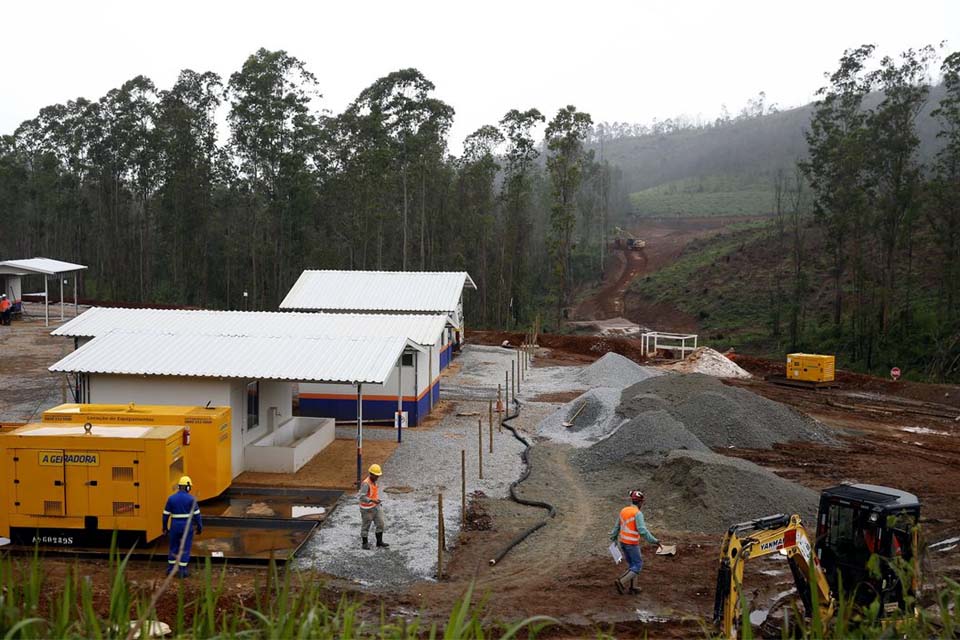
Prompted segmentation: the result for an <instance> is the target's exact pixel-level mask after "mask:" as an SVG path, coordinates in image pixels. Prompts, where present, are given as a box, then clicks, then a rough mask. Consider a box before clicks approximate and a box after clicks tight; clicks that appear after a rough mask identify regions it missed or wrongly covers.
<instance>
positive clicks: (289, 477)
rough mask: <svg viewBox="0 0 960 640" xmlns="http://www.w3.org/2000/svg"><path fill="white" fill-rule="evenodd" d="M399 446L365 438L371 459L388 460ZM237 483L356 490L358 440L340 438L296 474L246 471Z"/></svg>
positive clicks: (237, 479)
mask: <svg viewBox="0 0 960 640" xmlns="http://www.w3.org/2000/svg"><path fill="white" fill-rule="evenodd" d="M396 448H397V443H396V442H394V441H392V440H370V439H368V440H365V441H364V443H363V455H364V456H367V457H368V458H369V459H370V460H386V459H388V458H389V457H390V455H391V454H393V452H394V450H395V449H396ZM234 483H235V484H239V485H257V486H272V487H321V488H324V489H354V488H356V486H357V441H356V440H354V439H352V438H351V439H347V438H338V439H336V440H334V441H333V442H332V443H330V444H329V445H327V447H326V448H325V449H324V450H323V451H321V452H320V453H318V454H317V455H316V456H315V457H314V458H313V459H312V460H311V461H310V462H308V463H307V464H305V465H303V467H301V468H300V470H299V471H297V472H296V473H294V474H289V473H260V472H256V471H244V472H243V473H241V474H240V475H239V476H237V477H236V478H235V479H234Z"/></svg>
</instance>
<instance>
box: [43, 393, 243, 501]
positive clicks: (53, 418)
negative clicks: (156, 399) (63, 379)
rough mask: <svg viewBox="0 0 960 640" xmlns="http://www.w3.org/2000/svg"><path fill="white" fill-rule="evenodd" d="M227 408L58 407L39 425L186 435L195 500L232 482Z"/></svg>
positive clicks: (97, 405)
mask: <svg viewBox="0 0 960 640" xmlns="http://www.w3.org/2000/svg"><path fill="white" fill-rule="evenodd" d="M230 419H231V417H230V407H196V406H181V405H156V404H134V403H130V404H127V405H123V404H62V405H60V406H58V407H54V408H53V409H50V410H48V411H44V413H43V418H42V420H43V422H45V423H57V424H79V425H82V424H84V423H87V422H90V423H93V424H96V425H102V426H111V425H118V426H127V425H136V426H160V425H166V426H176V427H183V428H184V429H186V430H188V431H189V433H190V436H189V444H188V445H187V446H186V447H184V454H183V455H184V459H185V460H186V466H187V468H188V469H189V470H190V478H191V479H192V480H193V495H195V496H196V497H197V500H207V499H209V498H215V497H217V496H218V495H220V494H221V493H223V492H224V491H225V490H226V489H227V488H228V487H229V486H230V483H231V481H232V480H233V468H232V463H231V452H230V448H231V428H230Z"/></svg>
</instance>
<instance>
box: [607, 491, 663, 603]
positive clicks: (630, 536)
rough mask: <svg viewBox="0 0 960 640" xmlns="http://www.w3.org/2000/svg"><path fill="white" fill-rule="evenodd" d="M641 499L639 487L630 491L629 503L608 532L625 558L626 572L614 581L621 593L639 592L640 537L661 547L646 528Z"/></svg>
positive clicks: (640, 566) (641, 562) (641, 493)
mask: <svg viewBox="0 0 960 640" xmlns="http://www.w3.org/2000/svg"><path fill="white" fill-rule="evenodd" d="M643 501H644V496H643V492H642V491H640V490H639V489H635V490H633V491H631V492H630V503H631V504H630V505H629V506H627V507H624V508H623V509H621V510H620V515H619V517H618V518H617V524H615V525H614V526H613V531H611V532H610V539H611V540H613V541H619V544H620V550H621V551H623V555H624V557H625V558H626V559H627V570H626V572H625V573H624V574H623V575H622V576H620V577H619V578H617V580H616V581H615V585H616V587H617V591H618V592H619V593H620V594H621V595H623V594H624V593H628V592H629V593H630V594H631V595H633V594H637V593H640V589H639V588H638V587H637V585H636V579H637V576H639V575H640V570H641V569H643V555H642V554H641V553H640V538H643V539H644V540H646V541H647V542H649V543H650V544H655V545H657V549H658V550H659V549H661V548H662V545H661V544H660V541H659V540H657V538H656V537H655V536H654V535H653V534H652V533H650V530H649V529H647V524H646V522H645V521H644V518H643V511H641V509H642V508H643Z"/></svg>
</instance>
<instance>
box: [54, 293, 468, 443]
mask: <svg viewBox="0 0 960 640" xmlns="http://www.w3.org/2000/svg"><path fill="white" fill-rule="evenodd" d="M451 326H452V325H451V323H450V318H449V316H446V315H444V314H434V315H423V314H409V315H398V314H348V313H344V314H328V313H295V312H290V313H285V312H266V311H249V312H248V311H193V310H168V309H114V308H102V307H95V308H93V309H90V310H89V311H86V312H85V313H83V314H81V315H80V316H78V317H77V318H76V319H74V320H71V321H70V322H68V323H66V324H65V325H63V326H62V327H60V328H58V329H56V330H55V331H53V335H56V336H64V337H70V338H73V339H74V341H75V344H76V346H77V347H82V346H83V345H85V344H86V343H88V342H90V341H91V340H93V339H95V338H97V337H98V336H103V335H106V334H109V333H110V332H112V331H117V330H119V331H151V330H158V331H162V332H164V333H174V334H202V335H228V336H250V337H255V336H264V337H266V336H291V337H309V336H328V337H337V336H342V337H358V336H360V337H362V336H374V337H391V336H400V337H404V338H407V339H408V340H409V341H410V342H411V343H412V345H413V346H411V347H409V348H407V349H406V350H405V352H404V355H403V357H402V361H401V362H402V363H401V364H400V365H398V367H397V368H396V370H395V371H394V372H391V374H390V376H389V378H388V379H387V380H386V381H385V382H384V383H383V384H370V385H368V386H367V388H366V390H365V391H366V392H365V394H364V402H363V411H364V418H365V419H366V420H367V421H386V422H393V420H394V419H395V414H396V413H397V412H398V411H401V412H404V413H405V414H406V418H407V424H408V425H409V426H416V425H417V424H419V423H420V422H421V421H422V420H423V419H424V418H425V417H426V416H427V415H428V414H429V413H430V411H431V410H432V409H433V406H434V405H435V404H436V403H437V402H438V401H439V399H440V372H441V370H442V369H443V367H444V364H445V363H446V362H449V354H450V342H449V328H450V327H451ZM445 354H446V356H445ZM299 382H300V384H298V385H297V389H296V390H295V391H296V392H297V398H298V406H299V413H300V415H302V416H311V417H329V418H333V419H335V420H339V421H354V420H356V418H357V402H356V390H355V389H354V388H353V386H352V385H351V384H331V383H317V382H311V381H299ZM76 395H77V398H78V399H79V398H80V397H81V393H80V392H79V391H78V392H77V394H76ZM78 401H79V400H78ZM118 401H119V400H118Z"/></svg>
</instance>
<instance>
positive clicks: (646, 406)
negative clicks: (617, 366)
mask: <svg viewBox="0 0 960 640" xmlns="http://www.w3.org/2000/svg"><path fill="white" fill-rule="evenodd" d="M657 399H659V400H660V401H662V402H663V403H666V407H665V409H666V410H667V411H669V413H670V414H671V415H672V416H673V417H674V418H676V419H677V420H678V421H679V422H681V423H682V424H683V426H684V427H686V429H687V430H688V431H690V433H692V434H693V435H694V436H696V437H697V438H699V439H700V440H701V441H702V442H703V443H704V444H705V445H707V446H708V447H711V448H714V449H719V448H728V447H736V448H749V449H766V448H770V447H771V446H773V445H774V444H776V443H778V442H789V441H794V440H805V441H814V442H825V443H829V442H832V441H833V440H832V438H831V437H830V436H829V434H828V433H827V432H826V431H825V429H824V428H823V427H822V426H821V425H820V424H818V423H817V422H816V421H815V420H813V419H812V418H809V417H807V416H805V415H802V414H800V413H798V412H796V411H794V410H793V409H791V408H790V407H787V406H785V405H782V404H780V403H778V402H773V401H772V400H767V399H766V398H763V397H762V396H759V395H757V394H755V393H752V392H750V391H747V390H745V389H739V388H736V387H731V386H728V385H725V384H723V383H722V382H721V381H720V380H718V379H717V378H715V377H712V376H707V375H703V374H689V375H666V376H661V377H658V378H651V379H648V380H645V381H643V382H640V383H638V384H635V385H633V386H631V387H628V388H627V389H625V390H624V391H623V394H622V396H621V403H620V406H619V409H618V411H619V412H620V413H621V414H622V415H623V416H624V417H626V418H633V417H636V416H637V415H641V414H642V413H643V412H645V411H649V410H650V409H664V406H663V405H662V404H661V403H660V402H658V401H657Z"/></svg>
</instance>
